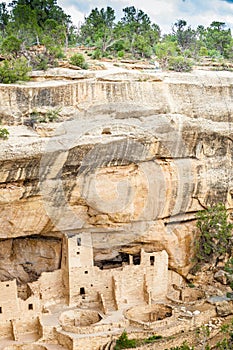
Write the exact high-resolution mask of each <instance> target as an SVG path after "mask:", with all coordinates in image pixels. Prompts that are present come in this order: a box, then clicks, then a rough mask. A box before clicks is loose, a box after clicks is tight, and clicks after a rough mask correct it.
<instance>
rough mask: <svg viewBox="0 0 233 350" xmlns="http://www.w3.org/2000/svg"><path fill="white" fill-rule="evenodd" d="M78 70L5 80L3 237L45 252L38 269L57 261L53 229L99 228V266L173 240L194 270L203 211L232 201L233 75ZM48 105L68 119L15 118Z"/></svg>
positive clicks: (178, 258) (0, 160) (184, 265)
mask: <svg viewBox="0 0 233 350" xmlns="http://www.w3.org/2000/svg"><path fill="white" fill-rule="evenodd" d="M76 74H78V73H76ZM76 78H79V80H78V81H76V80H74V81H70V80H69V81H55V82H42V83H30V84H27V85H26V86H11V87H8V86H3V85H1V86H0V90H1V94H2V96H3V98H2V100H1V104H2V105H1V107H0V108H1V115H2V118H3V120H4V121H5V122H6V121H7V122H8V123H9V124H15V126H9V127H8V130H9V132H10V137H9V140H7V141H0V143H1V144H0V179H1V183H0V238H1V239H4V240H6V239H9V240H10V242H12V239H14V240H13V241H14V242H15V244H16V246H17V244H19V243H16V242H20V241H17V239H19V237H26V238H25V239H27V240H29V241H28V242H29V243H28V244H27V246H28V247H31V246H34V249H35V251H36V252H38V251H41V253H40V254H39V253H38V254H39V256H44V257H45V260H46V261H47V263H45V262H43V261H42V260H43V259H42V260H40V259H39V260H40V261H39V263H38V260H37V259H35V261H33V262H32V265H34V266H36V265H37V264H39V266H40V268H38V271H37V270H36V268H35V270H33V269H31V270H33V272H35V273H39V274H40V273H41V272H42V271H43V268H44V271H52V270H53V269H56V268H58V266H59V261H60V259H61V255H62V253H61V250H60V248H59V247H60V243H59V241H56V240H55V241H53V240H52V241H51V239H52V238H51V237H53V238H54V239H55V238H59V239H60V238H62V236H63V234H64V233H68V232H77V231H81V232H83V231H89V232H91V233H92V240H93V246H94V259H95V262H96V264H97V265H98V264H100V263H101V262H102V263H103V262H104V263H109V264H111V263H116V262H118V261H119V260H120V259H122V256H123V253H130V254H133V255H137V254H138V253H139V251H140V249H141V248H142V247H143V248H144V249H145V251H148V252H152V251H159V250H161V249H165V250H166V251H167V252H168V254H169V263H170V267H171V268H173V269H175V270H177V271H179V272H181V273H183V274H185V273H187V272H188V268H189V266H190V256H191V253H192V242H193V237H194V235H195V224H194V218H195V212H196V211H197V210H200V209H202V208H203V207H206V206H207V205H209V204H211V203H214V202H223V203H225V204H226V206H227V207H228V208H230V209H232V207H233V197H232V195H233V176H232V157H233V147H232V137H233V132H232V130H233V129H232V128H233V122H232V112H233V102H232V101H233V99H232V82H233V75H232V74H231V75H229V76H225V75H224V74H222V75H220V73H218V74H217V73H212V74H210V73H209V74H208V75H204V74H203V75H202V74H200V73H199V74H196V75H195V74H187V75H186V74H185V75H184V74H170V75H167V76H159V77H158V76H156V75H155V74H151V75H149V74H147V75H146V74H141V75H140V74H139V73H137V74H135V73H133V74H122V73H121V74H118V75H117V74H115V75H110V74H107V73H105V74H102V76H101V75H100V74H99V75H98V74H97V76H95V77H94V76H85V75H84V76H79V77H76ZM51 107H61V108H62V112H61V114H63V116H64V120H65V121H64V122H63V123H49V124H37V125H36V128H34V129H32V128H30V127H26V126H23V125H18V126H16V124H20V123H22V122H23V121H25V119H27V118H29V114H30V113H31V112H32V111H33V110H34V109H37V110H40V109H43V108H51ZM71 116H72V118H70V117H71ZM67 117H69V118H67ZM68 119H69V120H68ZM52 134H53V135H54V136H53V137H52V136H51V135H52ZM31 235H37V236H36V239H37V240H38V242H37V243H35V241H33V242H31V241H30V238H29V237H28V236H31ZM40 237H41V238H40ZM46 237H50V238H49V239H46ZM48 242H50V243H49V244H50V245H52V251H53V252H54V253H53V257H54V259H51V263H48V261H49V259H50V257H48V256H47V252H46V249H45V247H46V246H47V244H48ZM0 244H1V242H0ZM5 244H6V243H5ZM19 245H20V244H19ZM35 245H36V248H35ZM38 247H39V248H38ZM28 250H29V251H30V252H31V253H30V254H32V255H33V249H32V248H28ZM8 251H11V249H10V248H9V249H8ZM43 251H44V252H45V253H43ZM25 254H26V253H25ZM27 254H29V253H27ZM10 255H12V252H11V253H9V254H8V256H10ZM29 260H30V259H29ZM31 260H32V259H31ZM26 261H27V259H26V258H25V259H24V261H23V262H21V263H22V264H25V262H26ZM17 264H18V262H17ZM41 264H42V265H43V266H44V267H41ZM46 264H47V265H46ZM22 266H23V265H22ZM13 274H14V276H15V272H14V273H13ZM29 275H30V274H29ZM0 278H1V276H0ZM22 278H24V280H25V281H27V280H28V278H29V279H30V276H29V277H28V276H24V277H22Z"/></svg>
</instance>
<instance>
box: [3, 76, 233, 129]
mask: <svg viewBox="0 0 233 350" xmlns="http://www.w3.org/2000/svg"><path fill="white" fill-rule="evenodd" d="M67 74H69V73H67ZM63 78H64V77H63ZM114 80H115V81H114ZM156 80H157V81H156ZM231 81H232V73H230V72H228V75H227V76H226V75H224V74H222V73H221V72H206V73H205V74H204V75H203V74H201V73H200V72H195V73H189V74H186V76H185V75H184V74H177V73H173V74H172V73H171V74H166V73H165V74H160V75H159V77H156V75H149V74H147V75H145V74H139V73H135V72H134V73H128V74H125V75H118V76H117V74H115V75H110V74H106V72H104V73H103V74H102V76H101V74H100V73H99V75H97V76H96V77H95V76H92V78H91V79H90V78H88V77H87V78H85V76H84V77H83V79H82V80H81V81H80V79H79V81H72V82H71V81H62V80H60V81H48V82H41V83H27V84H25V85H11V86H5V85H3V84H1V85H0V94H1V96H2V98H1V102H0V116H1V117H2V119H3V121H4V122H10V123H18V122H19V123H22V122H23V120H24V118H25V115H27V114H28V113H30V112H32V111H33V110H40V109H41V108H50V109H51V108H53V107H57V106H60V107H66V108H67V107H70V108H74V109H75V108H77V109H78V110H80V109H87V108H88V107H90V106H93V105H95V104H108V103H112V102H126V103H132V101H133V102H136V103H138V101H140V105H145V106H147V107H150V108H153V110H154V113H156V114H159V113H169V112H170V113H181V114H185V115H187V116H189V117H194V118H196V117H200V116H201V117H202V118H207V119H212V120H218V121H219V120H220V119H221V120H222V121H226V120H228V118H229V115H230V114H231V113H232V110H233V103H232V89H231Z"/></svg>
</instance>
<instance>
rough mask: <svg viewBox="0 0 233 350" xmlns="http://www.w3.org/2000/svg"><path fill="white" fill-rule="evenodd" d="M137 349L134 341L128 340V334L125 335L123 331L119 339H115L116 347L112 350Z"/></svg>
mask: <svg viewBox="0 0 233 350" xmlns="http://www.w3.org/2000/svg"><path fill="white" fill-rule="evenodd" d="M136 347H137V343H136V340H135V339H131V340H130V339H129V338H128V334H127V333H126V331H124V332H123V333H122V334H121V335H120V337H119V339H117V341H116V345H115V348H114V350H121V349H130V348H136Z"/></svg>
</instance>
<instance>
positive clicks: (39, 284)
mask: <svg viewBox="0 0 233 350" xmlns="http://www.w3.org/2000/svg"><path fill="white" fill-rule="evenodd" d="M62 277H63V271H62V270H61V269H60V270H56V271H53V272H43V273H42V274H41V276H40V277H39V279H38V281H36V282H33V283H29V287H30V288H31V290H32V292H33V293H34V295H36V296H37V297H38V298H39V299H40V300H41V301H40V303H41V304H42V305H44V304H45V303H48V302H50V303H53V302H55V301H56V302H57V301H58V300H64V294H65V292H64V284H63V278H62Z"/></svg>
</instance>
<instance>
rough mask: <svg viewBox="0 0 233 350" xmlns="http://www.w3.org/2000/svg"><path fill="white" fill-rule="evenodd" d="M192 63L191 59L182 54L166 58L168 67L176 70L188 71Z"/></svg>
mask: <svg viewBox="0 0 233 350" xmlns="http://www.w3.org/2000/svg"><path fill="white" fill-rule="evenodd" d="M192 65H193V64H192V61H191V60H189V59H188V58H185V57H183V56H177V57H169V59H168V69H170V70H174V71H176V72H190V71H191V70H192Z"/></svg>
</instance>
